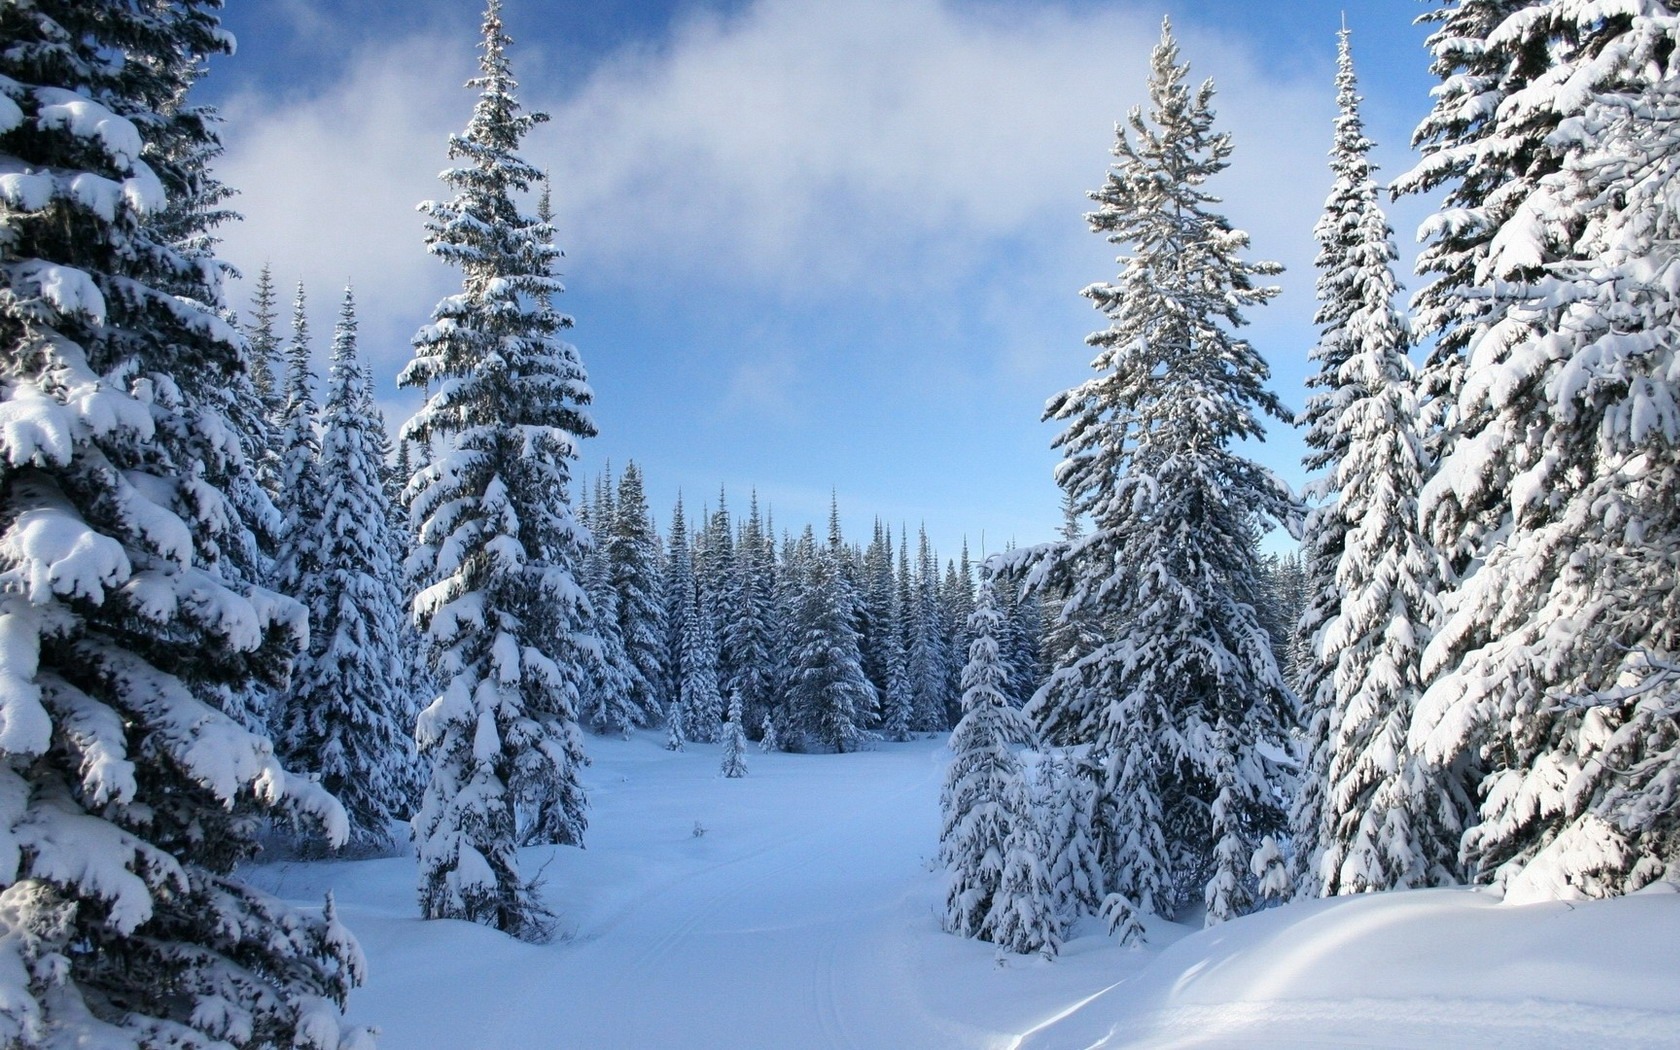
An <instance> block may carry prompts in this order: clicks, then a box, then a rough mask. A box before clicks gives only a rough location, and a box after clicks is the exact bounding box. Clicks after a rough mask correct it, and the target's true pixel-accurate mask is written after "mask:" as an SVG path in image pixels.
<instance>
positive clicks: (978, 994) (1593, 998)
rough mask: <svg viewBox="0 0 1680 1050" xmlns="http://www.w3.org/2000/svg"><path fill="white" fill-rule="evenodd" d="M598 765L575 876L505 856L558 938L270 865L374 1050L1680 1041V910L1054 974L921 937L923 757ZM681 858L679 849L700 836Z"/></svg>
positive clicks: (1460, 920) (1465, 917)
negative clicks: (349, 959) (352, 964)
mask: <svg viewBox="0 0 1680 1050" xmlns="http://www.w3.org/2000/svg"><path fill="white" fill-rule="evenodd" d="M661 742H662V738H661V737H660V736H659V735H658V734H641V735H638V736H636V737H634V738H633V739H631V740H629V741H620V740H616V739H602V738H591V739H590V740H589V750H590V753H591V756H592V758H593V760H594V762H593V765H592V766H590V767H589V769H588V770H586V771H585V774H584V782H585V786H586V787H587V789H588V791H589V793H590V800H591V808H590V814H589V816H590V827H589V833H588V838H587V843H588V848H587V849H583V850H579V849H575V848H569V847H561V848H536V849H529V850H526V851H524V852H523V853H522V855H521V861H522V863H523V864H524V865H525V870H526V872H527V873H528V874H534V873H538V872H540V873H541V878H542V879H544V880H545V882H546V884H547V897H548V900H549V903H550V904H551V905H552V906H553V907H554V908H555V910H556V911H557V912H558V913H559V915H560V916H561V931H560V932H561V936H560V937H559V938H558V939H557V940H556V941H555V942H554V943H552V944H547V945H542V946H532V945H528V944H522V943H519V942H517V941H514V940H511V939H509V938H507V937H504V936H502V935H501V934H498V933H495V932H493V931H490V930H488V929H485V928H483V927H480V926H475V925H472V924H469V923H464V922H454V921H435V922H422V921H420V920H419V919H418V918H417V910H416V905H415V888H414V887H415V867H414V861H413V859H412V858H408V857H403V858H390V859H383V860H372V861H356V862H318V863H303V862H297V863H286V864H273V865H269V866H266V867H261V868H256V869H253V870H252V871H251V872H250V873H249V874H250V875H251V877H252V878H253V879H254V881H256V882H257V883H258V884H259V885H262V886H264V887H266V888H268V889H270V890H272V891H274V892H277V893H279V894H280V895H281V896H284V897H286V898H288V899H291V900H294V901H297V902H299V903H300V904H310V903H318V902H319V901H320V899H321V895H322V894H323V893H324V892H326V891H327V890H329V889H331V890H333V891H334V892H335V894H336V896H337V900H338V902H339V906H340V911H341V914H342V915H343V916H344V918H345V919H346V921H347V922H348V923H349V924H350V925H351V927H352V928H353V929H354V930H355V932H356V934H357V935H358V936H359V937H360V938H361V941H362V945H363V948H364V949H365V951H366V952H367V955H368V958H369V968H370V977H369V981H368V984H367V986H366V987H364V988H362V989H361V990H359V991H358V992H356V993H355V994H354V995H353V996H352V997H351V1000H350V1016H351V1018H352V1019H353V1020H355V1021H358V1022H364V1023H371V1024H375V1025H378V1026H379V1027H380V1028H381V1029H382V1030H383V1035H382V1037H381V1039H380V1045H381V1046H382V1047H384V1048H385V1050H434V1048H435V1050H471V1048H484V1050H491V1048H495V1050H540V1048H551V1047H552V1048H560V1047H589V1048H591V1050H616V1048H624V1050H642V1048H653V1047H658V1048H691V1047H692V1048H710V1047H720V1048H722V1047H728V1048H731V1050H749V1048H767V1050H768V1048H776V1050H803V1048H828V1047H836V1048H839V1047H858V1048H872V1050H873V1048H891V1050H920V1048H946V1047H949V1048H959V1047H960V1048H998V1050H1002V1048H1018V1050H1062V1048H1069V1050H1079V1048H1085V1047H1096V1046H1101V1047H1122V1046H1150V1047H1169V1046H1186V1047H1188V1046H1197V1047H1215V1046H1226V1047H1277V1048H1283V1047H1307V1046H1324V1047H1349V1046H1381V1047H1432V1048H1433V1047H1498V1046H1508V1047H1536V1046H1558V1047H1563V1046H1567V1047H1572V1048H1574V1047H1593V1046H1604V1047H1611V1046H1614V1047H1640V1046H1650V1047H1659V1046H1674V1045H1676V1042H1677V1041H1680V980H1677V978H1680V951H1677V950H1676V948H1675V945H1677V944H1680V893H1675V892H1672V890H1673V888H1672V887H1658V888H1656V889H1653V890H1648V891H1646V892H1644V893H1640V894H1637V895H1635V896H1632V897H1628V898H1623V899H1621V900H1615V901H1606V902H1593V903H1574V904H1561V903H1554V904H1540V905H1530V906H1525V907H1508V906H1503V905H1500V904H1499V903H1498V902H1497V900H1495V899H1494V898H1493V897H1492V896H1490V895H1489V894H1487V893H1482V892H1475V891H1467V890H1427V891H1418V892H1408V893H1391V894H1386V895H1381V896H1372V897H1360V898H1344V899H1341V900H1335V901H1315V902H1310V903H1305V904H1297V905H1291V906H1289V907H1287V908H1282V909H1277V910H1274V911H1270V912H1267V913H1264V914H1262V915H1257V916H1252V917H1249V918H1246V919H1241V920H1238V921H1235V922H1231V923H1227V924H1225V925H1223V926H1220V927H1216V928H1214V929H1211V930H1207V931H1195V932H1192V931H1190V930H1188V929H1185V928H1181V927H1175V926H1155V927H1153V928H1152V929H1151V947H1149V948H1147V949H1143V950H1132V949H1124V948H1119V947H1117V946H1115V945H1113V944H1112V943H1111V942H1110V941H1109V939H1108V938H1106V937H1104V936H1101V935H1099V934H1098V932H1097V931H1096V930H1094V929H1091V930H1085V931H1081V932H1083V933H1085V934H1086V935H1085V936H1075V937H1073V938H1071V939H1070V940H1069V941H1068V943H1067V944H1065V945H1064V947H1063V951H1062V955H1061V957H1060V958H1059V959H1057V960H1056V961H1055V962H1051V963H1047V962H1044V961H1042V960H1040V959H1038V958H1036V957H1033V958H1023V957H1019V956H1008V957H1006V958H1005V959H1004V961H1003V962H1002V963H1001V964H1000V963H999V962H998V958H997V955H996V953H995V950H994V949H993V948H992V946H991V945H988V944H983V943H980V942H977V941H969V940H964V939H962V938H958V937H953V936H950V935H948V934H944V933H941V932H940V929H939V907H940V905H941V903H942V900H943V893H942V890H943V881H942V880H943V873H942V872H939V871H936V870H933V867H932V859H933V858H934V856H935V854H936V852H937V848H938V841H937V837H938V793H939V785H940V781H941V778H942V776H943V774H944V768H945V763H946V762H947V761H948V760H949V754H948V753H947V752H946V751H945V750H944V748H943V746H942V744H943V742H942V741H919V742H914V743H910V744H883V745H878V746H877V747H876V748H875V749H874V750H872V751H868V752H864V753H861V754H855V755H842V756H835V755H785V754H773V755H763V754H759V753H757V752H756V751H754V752H752V753H751V754H749V756H748V763H749V773H748V775H747V776H746V777H745V778H743V779H739V780H729V779H724V778H721V777H719V776H718V768H719V752H718V748H717V747H716V746H715V745H714V746H706V745H690V747H689V749H688V750H687V751H685V752H682V753H676V754H674V753H672V752H668V751H665V750H663V748H661V747H660V743H661ZM697 832H700V833H697Z"/></svg>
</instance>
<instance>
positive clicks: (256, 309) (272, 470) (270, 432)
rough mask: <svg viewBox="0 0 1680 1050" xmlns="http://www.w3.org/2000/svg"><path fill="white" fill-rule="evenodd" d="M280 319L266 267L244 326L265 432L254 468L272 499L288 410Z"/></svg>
mask: <svg viewBox="0 0 1680 1050" xmlns="http://www.w3.org/2000/svg"><path fill="white" fill-rule="evenodd" d="M278 319H279V314H277V313H276V312H275V297H274V275H273V273H272V272H271V270H270V268H269V265H268V264H267V263H263V267H262V269H261V270H259V271H257V286H256V289H255V290H254V291H253V292H252V295H251V321H250V323H249V324H247V325H246V326H245V341H246V345H247V346H248V347H250V356H251V387H252V389H253V390H254V391H255V393H256V395H257V398H258V402H259V405H260V409H259V411H260V414H261V420H262V431H261V433H260V434H258V435H256V436H257V437H258V438H259V439H260V440H261V446H260V447H261V454H260V455H261V458H259V459H258V460H257V462H256V464H255V466H256V470H257V479H258V480H259V481H261V482H262V484H263V487H264V488H266V489H267V490H268V493H269V495H270V497H274V496H277V495H278V494H279V492H280V452H281V448H280V417H281V413H282V411H283V410H284V408H285V397H284V393H285V387H284V384H283V380H284V378H285V377H284V373H283V371H282V369H281V356H280V337H279V335H278V334H277V333H276V332H275V330H274V322H275V321H276V320H278Z"/></svg>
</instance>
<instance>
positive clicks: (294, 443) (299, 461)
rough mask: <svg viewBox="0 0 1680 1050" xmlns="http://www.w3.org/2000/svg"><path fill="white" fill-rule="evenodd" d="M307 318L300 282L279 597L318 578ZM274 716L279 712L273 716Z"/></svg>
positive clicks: (290, 351) (279, 500)
mask: <svg viewBox="0 0 1680 1050" xmlns="http://www.w3.org/2000/svg"><path fill="white" fill-rule="evenodd" d="M312 357H313V350H312V348H311V346H310V338H309V314H308V310H307V302H306V299H305V296H304V291H303V284H302V283H301V282H300V283H299V284H298V286H297V294H296V295H295V296H293V298H292V337H291V340H290V341H289V342H288V343H287V344H286V377H285V385H284V387H283V389H282V393H281V398H282V405H281V409H280V419H279V424H278V428H277V429H278V432H279V435H280V436H279V457H280V473H279V478H278V482H279V486H280V487H279V490H278V491H277V492H276V493H275V507H276V509H277V510H278V511H279V514H280V522H281V531H280V548H279V550H278V551H277V552H276V553H275V556H274V573H273V578H274V585H275V587H276V588H278V589H279V590H280V591H281V593H283V594H290V595H298V596H303V595H304V594H305V591H306V590H307V589H308V588H309V586H310V581H312V580H314V579H316V578H317V577H319V576H320V575H321V552H320V550H319V548H318V547H317V545H316V541H317V539H318V538H319V536H320V520H321V519H320V501H321V492H322V486H321V473H320V461H321V437H320V432H319V430H318V429H317V427H318V423H319V417H320V408H319V406H318V404H317V403H316V401H315V387H316V383H317V380H318V377H317V376H316V375H315V367H314V364H313V362H312ZM306 607H307V608H308V610H309V622H310V623H318V622H320V619H321V617H322V616H323V615H325V612H326V611H325V610H324V609H321V608H319V607H318V606H315V605H309V604H308V603H307V601H306ZM273 714H274V715H276V716H277V715H278V714H279V712H273ZM273 731H274V736H275V742H276V744H277V745H278V746H279V748H280V753H281V754H282V755H286V754H295V753H296V748H294V747H293V746H292V745H291V743H290V742H288V741H287V739H286V727H285V725H284V723H283V722H279V721H276V722H274V724H273Z"/></svg>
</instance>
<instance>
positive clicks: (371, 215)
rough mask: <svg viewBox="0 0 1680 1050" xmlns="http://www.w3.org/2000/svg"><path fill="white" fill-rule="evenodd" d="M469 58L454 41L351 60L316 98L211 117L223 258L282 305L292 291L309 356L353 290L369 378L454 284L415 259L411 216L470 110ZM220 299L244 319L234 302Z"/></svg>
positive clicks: (417, 229) (245, 102) (416, 43)
mask: <svg viewBox="0 0 1680 1050" xmlns="http://www.w3.org/2000/svg"><path fill="white" fill-rule="evenodd" d="M471 60H472V54H471V51H470V49H469V48H466V47H462V46H459V44H458V42H444V41H439V40H433V39H424V38H415V39H407V40H402V41H397V42H393V43H391V44H389V45H387V46H384V47H381V48H379V49H377V50H371V51H369V52H367V53H365V54H363V55H362V56H361V57H360V60H359V61H357V62H356V63H354V64H353V65H352V67H351V70H350V73H349V74H348V75H347V76H346V77H345V79H344V80H343V81H342V82H340V83H338V84H336V85H333V86H332V87H331V88H329V89H328V90H326V91H325V92H324V93H322V94H321V95H319V96H317V97H315V98H312V99H309V100H306V101H303V102H297V103H293V104H290V105H288V106H287V107H286V108H284V109H271V108H270V105H271V102H270V100H268V99H264V98H260V97H256V96H251V95H245V96H240V97H236V98H234V99H233V100H231V101H230V102H229V103H228V105H227V106H225V107H224V110H225V114H226V117H227V129H226V133H225V136H224V137H225V139H226V145H227V153H226V156H225V157H224V159H223V160H222V162H221V163H220V164H219V166H218V170H219V173H220V174H221V176H222V178H223V179H224V180H225V181H227V182H228V184H229V185H231V186H233V187H235V188H236V189H238V190H239V191H240V195H239V197H238V198H237V200H236V202H235V203H236V206H237V207H238V208H239V210H240V211H241V212H243V213H244V215H245V221H244V222H241V223H236V224H233V225H232V226H230V227H229V228H228V229H227V230H226V231H224V235H225V238H226V245H225V253H224V254H225V255H226V256H227V257H228V258H230V259H232V260H233V261H234V262H236V263H237V264H238V265H239V266H240V268H241V269H242V270H243V271H244V272H245V273H246V275H247V277H250V276H253V275H254V274H255V273H256V270H257V269H258V267H260V266H261V265H262V264H263V262H264V261H267V262H269V263H270V264H271V265H272V267H273V272H274V279H275V283H276V284H277V285H278V287H279V288H280V290H281V294H282V297H283V298H284V299H285V300H286V301H288V302H289V301H290V298H291V289H292V286H293V285H294V284H295V283H296V282H297V281H298V280H300V279H301V280H302V281H304V283H305V285H306V287H307V289H308V291H309V295H310V315H311V324H312V326H313V329H314V331H315V332H316V333H317V335H318V337H319V338H318V339H317V346H318V347H324V345H325V338H324V337H325V333H326V332H327V331H329V327H330V324H331V321H332V319H333V317H334V316H335V314H336V311H337V307H338V301H339V293H340V290H341V289H342V288H343V286H344V284H345V282H346V281H352V282H353V283H354V284H355V287H356V298H357V305H358V311H359V314H360V318H361V322H362V327H361V347H362V352H363V354H364V356H365V357H367V358H368V359H369V360H370V361H371V362H372V363H373V365H374V367H375V369H376V371H378V372H379V373H380V374H391V373H394V372H395V371H396V369H397V368H398V367H399V366H400V364H401V362H402V361H404V360H406V358H407V356H408V354H409V348H408V340H409V337H410V336H411V335H412V334H413V332H414V330H415V329H416V328H417V327H418V326H419V324H420V323H421V322H422V321H424V320H425V315H426V312H427V311H429V309H430V305H431V303H433V302H435V301H436V300H437V298H438V297H439V296H440V295H442V294H444V292H445V291H446V290H447V289H448V288H449V287H450V286H451V285H452V284H453V283H454V282H455V278H453V277H452V275H451V274H450V273H449V272H448V271H447V270H446V269H445V268H444V267H442V266H441V265H439V264H438V263H437V262H436V261H435V260H433V259H431V258H430V257H429V256H428V255H427V254H426V253H425V251H424V249H423V248H422V247H421V239H422V237H423V227H422V224H421V216H420V215H419V214H418V213H417V212H416V211H415V206H416V204H417V203H418V202H420V201H421V200H423V199H426V198H431V197H436V196H438V195H439V194H440V192H441V190H442V186H441V184H440V183H439V182H438V181H437V178H436V176H437V172H438V171H439V170H440V169H441V168H442V167H443V164H444V161H445V157H444V144H445V142H446V140H447V136H448V135H449V133H450V132H451V131H452V130H455V129H457V128H459V127H460V126H461V125H462V124H464V123H465V119H466V115H467V113H468V111H469V107H470V105H471V100H470V98H469V97H468V95H467V93H466V92H464V91H463V90H462V89H461V86H460V85H461V83H462V82H463V81H464V80H465V79H466V78H467V76H469V75H470V72H471V66H470V63H471ZM246 283H247V284H249V282H248V281H247V282H246ZM233 294H234V296H235V298H236V300H241V301H237V302H236V303H235V305H236V306H240V307H243V306H244V305H245V303H244V302H243V301H242V299H241V297H242V296H244V295H245V294H247V293H246V292H245V290H244V289H236V290H235V291H234V293H233ZM322 352H323V353H324V350H323V351H322Z"/></svg>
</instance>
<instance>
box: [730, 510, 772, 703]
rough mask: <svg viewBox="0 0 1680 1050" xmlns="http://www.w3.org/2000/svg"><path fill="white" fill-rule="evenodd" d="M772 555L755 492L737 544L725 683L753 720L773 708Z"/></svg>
mask: <svg viewBox="0 0 1680 1050" xmlns="http://www.w3.org/2000/svg"><path fill="white" fill-rule="evenodd" d="M768 554H769V549H768V548H767V547H766V545H765V536H764V523H763V520H762V519H761V518H760V517H759V512H758V494H757V493H756V492H755V493H753V496H752V504H751V509H750V511H749V512H748V514H747V520H746V521H745V522H744V523H742V526H741V534H740V539H739V542H737V543H736V544H735V578H736V581H737V584H736V586H737V589H736V594H735V600H736V607H735V611H734V615H733V616H730V617H728V618H727V623H726V630H727V632H728V633H727V635H726V636H725V638H724V648H725V649H726V650H727V651H728V652H730V653H732V654H734V665H733V668H732V671H731V674H730V677H729V679H728V680H727V681H725V682H724V683H723V687H724V688H725V689H726V690H727V691H728V692H729V694H730V695H731V696H737V695H738V696H739V697H740V698H741V705H742V710H743V711H744V712H746V717H747V719H748V722H750V721H751V720H752V718H753V716H754V715H759V716H762V715H763V713H764V712H766V711H768V710H769V708H770V700H771V697H770V691H771V667H770V662H771V660H770V651H771V648H772V647H773V645H774V631H773V628H772V626H771V623H772V621H771V619H770V615H771V605H772V602H773V601H774V591H773V589H772V580H773V578H774V576H773V573H772V572H771V571H770V567H769V566H768V565H766V563H765V562H766V558H767V555H768ZM748 722H743V723H740V724H741V725H746V724H748Z"/></svg>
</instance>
